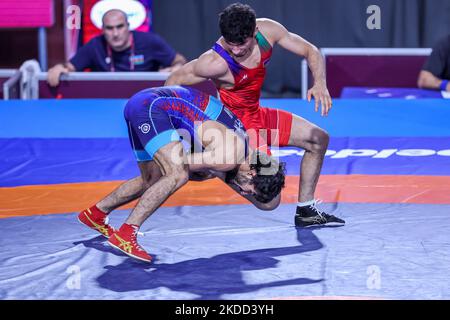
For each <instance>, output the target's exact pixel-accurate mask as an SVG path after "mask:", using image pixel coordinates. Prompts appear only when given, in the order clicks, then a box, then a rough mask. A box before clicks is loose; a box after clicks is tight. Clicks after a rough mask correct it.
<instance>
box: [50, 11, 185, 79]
mask: <svg viewBox="0 0 450 320" xmlns="http://www.w3.org/2000/svg"><path fill="white" fill-rule="evenodd" d="M102 22H103V27H102V30H103V35H101V36H98V37H95V38H93V39H92V40H91V41H89V42H88V43H87V44H86V45H84V46H83V47H81V48H80V49H79V50H78V52H77V53H76V54H75V56H74V57H73V58H72V59H70V61H69V62H66V63H64V64H57V65H56V66H54V67H53V68H51V69H49V70H48V79H47V81H48V83H49V84H50V86H57V85H58V84H59V77H60V76H61V74H62V73H68V72H74V71H83V70H84V69H86V68H89V69H91V70H92V71H104V72H107V71H111V72H114V71H167V72H171V71H174V70H176V69H177V68H179V67H181V66H182V65H183V64H185V63H186V58H184V56H182V55H181V54H180V53H177V52H175V50H174V49H173V48H172V47H171V46H170V45H169V44H167V42H166V41H165V40H164V39H163V38H161V37H160V36H159V35H157V34H155V33H150V32H137V31H130V29H129V23H128V19H127V15H126V13H125V12H123V11H121V10H118V9H112V10H109V11H107V12H106V13H105V14H104V15H103V19H102Z"/></svg>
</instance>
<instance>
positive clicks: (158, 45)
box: [148, 33, 176, 67]
mask: <svg viewBox="0 0 450 320" xmlns="http://www.w3.org/2000/svg"><path fill="white" fill-rule="evenodd" d="M150 35H151V40H150V41H149V47H148V48H149V50H150V52H151V55H152V56H153V58H154V59H155V60H156V61H157V62H158V63H159V64H160V65H161V66H162V67H168V66H170V65H172V62H173V60H174V59H175V55H176V51H175V50H174V49H173V48H172V47H171V46H170V45H169V44H168V43H167V42H166V41H165V40H164V39H163V38H162V37H161V36H159V35H157V34H156V33H151V34H150Z"/></svg>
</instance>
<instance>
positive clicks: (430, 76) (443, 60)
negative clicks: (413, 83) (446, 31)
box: [417, 35, 450, 91]
mask: <svg viewBox="0 0 450 320" xmlns="http://www.w3.org/2000/svg"><path fill="white" fill-rule="evenodd" d="M449 80H450V35H448V36H446V37H445V38H443V39H441V40H440V41H439V42H438V43H437V44H436V45H435V46H434V47H433V51H432V52H431V54H430V56H429V57H428V59H427V61H426V62H425V64H424V66H423V68H422V71H420V74H419V79H418V80H417V86H418V87H419V88H424V89H439V90H441V91H450V83H449Z"/></svg>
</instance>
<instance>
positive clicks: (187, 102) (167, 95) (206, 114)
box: [124, 86, 248, 161]
mask: <svg viewBox="0 0 450 320" xmlns="http://www.w3.org/2000/svg"><path fill="white" fill-rule="evenodd" d="M124 113H125V120H126V121H127V125H128V133H129V137H130V142H131V146H132V148H133V151H134V153H135V155H136V159H137V161H149V160H152V159H153V155H154V154H155V153H156V152H157V151H158V150H159V149H160V148H161V147H163V146H165V145H167V144H169V143H170V142H172V141H180V140H182V138H181V136H180V134H179V131H180V129H184V130H187V132H188V133H189V135H190V137H192V138H194V139H195V137H196V134H195V125H196V122H197V124H198V122H205V121H208V120H213V121H217V122H219V123H222V124H223V125H225V126H226V127H227V128H229V129H232V130H234V132H235V133H236V134H237V135H238V136H239V137H241V138H243V139H244V140H245V141H247V139H248V138H247V134H246V131H245V128H244V126H243V124H242V122H241V121H240V120H239V119H238V118H237V117H236V116H235V115H234V114H233V113H232V112H231V111H230V110H228V109H227V108H225V107H224V106H223V105H222V103H221V102H220V100H218V99H216V98H215V97H213V96H210V95H208V94H206V93H203V92H200V91H198V90H195V89H192V88H187V87H180V86H168V87H156V88H150V89H145V90H142V91H140V92H138V93H137V94H135V95H134V96H133V97H131V99H130V100H128V103H127V105H126V106H125V111H124ZM182 136H184V135H182ZM189 143H199V142H198V141H197V142H195V141H191V142H189Z"/></svg>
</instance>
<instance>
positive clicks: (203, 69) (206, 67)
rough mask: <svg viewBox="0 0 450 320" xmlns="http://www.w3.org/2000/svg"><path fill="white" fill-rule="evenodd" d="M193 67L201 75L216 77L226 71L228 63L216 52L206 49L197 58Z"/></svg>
mask: <svg viewBox="0 0 450 320" xmlns="http://www.w3.org/2000/svg"><path fill="white" fill-rule="evenodd" d="M195 69H196V71H197V72H198V73H200V74H202V75H207V76H208V77H210V78H216V77H220V76H222V75H224V74H225V73H226V72H227V71H228V65H227V63H226V61H225V60H224V59H222V57H220V56H219V55H218V54H217V53H216V52H214V51H213V50H208V51H206V52H205V53H203V54H202V55H201V56H200V57H199V58H198V60H197V63H196V65H195Z"/></svg>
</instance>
